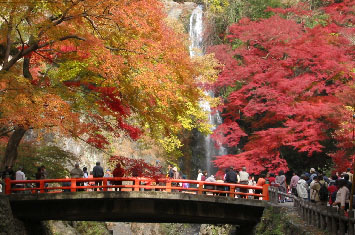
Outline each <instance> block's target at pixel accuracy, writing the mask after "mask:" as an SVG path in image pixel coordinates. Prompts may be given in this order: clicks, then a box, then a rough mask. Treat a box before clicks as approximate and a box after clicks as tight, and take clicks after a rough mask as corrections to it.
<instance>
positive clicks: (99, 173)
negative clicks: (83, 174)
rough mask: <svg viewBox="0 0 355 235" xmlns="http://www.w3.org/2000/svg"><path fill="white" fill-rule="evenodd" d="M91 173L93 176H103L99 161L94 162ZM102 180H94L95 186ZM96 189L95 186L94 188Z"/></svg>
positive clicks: (99, 184) (100, 183)
mask: <svg viewBox="0 0 355 235" xmlns="http://www.w3.org/2000/svg"><path fill="white" fill-rule="evenodd" d="M92 175H93V177H94V178H102V177H104V169H103V168H102V167H101V166H100V162H96V166H95V167H94V169H93V170H92ZM101 185H102V181H95V186H101ZM95 191H97V188H95Z"/></svg>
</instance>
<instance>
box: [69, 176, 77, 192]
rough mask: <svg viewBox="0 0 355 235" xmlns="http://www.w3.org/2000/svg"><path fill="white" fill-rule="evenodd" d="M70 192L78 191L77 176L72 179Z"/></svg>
mask: <svg viewBox="0 0 355 235" xmlns="http://www.w3.org/2000/svg"><path fill="white" fill-rule="evenodd" d="M70 192H76V178H71V180H70Z"/></svg>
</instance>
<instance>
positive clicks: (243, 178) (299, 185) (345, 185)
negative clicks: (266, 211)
mask: <svg viewBox="0 0 355 235" xmlns="http://www.w3.org/2000/svg"><path fill="white" fill-rule="evenodd" d="M162 173H163V171H162ZM132 174H133V173H132ZM163 174H164V173H163ZM0 176H1V178H2V179H5V178H11V179H13V180H22V181H23V180H26V179H27V178H26V175H25V173H24V171H23V167H18V169H17V171H16V172H15V171H14V170H13V169H12V167H6V169H5V171H3V172H2V174H0ZM123 176H125V169H124V168H123V167H122V165H121V164H120V163H117V164H116V166H115V169H114V170H113V171H112V172H111V171H110V170H109V169H107V170H106V171H104V168H103V167H102V166H101V164H100V162H96V166H95V167H94V168H93V169H92V171H91V172H89V171H88V169H87V167H83V168H82V169H81V168H80V166H79V164H78V163H77V164H75V166H74V168H73V169H72V170H71V171H70V175H68V176H66V178H102V177H123ZM132 176H134V175H132ZM166 177H167V178H171V179H186V175H184V174H183V173H182V172H179V171H178V169H177V167H172V166H171V165H168V170H167V173H166ZM47 178H48V175H47V171H46V167H45V166H41V167H38V169H37V172H36V174H35V179H37V180H39V179H47ZM196 180H198V181H205V182H217V183H218V182H219V183H235V184H236V183H238V184H242V185H251V186H263V185H264V184H269V185H271V186H276V187H278V189H279V191H280V192H284V193H287V192H289V193H292V194H293V195H295V196H298V197H300V198H303V199H304V200H309V201H311V202H313V203H318V204H321V205H327V204H328V205H338V206H339V207H341V208H343V209H345V210H346V209H348V208H349V202H350V194H351V188H352V182H353V174H352V173H351V172H350V169H347V171H346V172H343V173H342V174H338V173H336V174H334V175H332V176H331V177H330V178H328V177H327V176H326V175H324V174H322V172H317V171H316V170H315V169H314V168H311V169H310V171H309V172H305V173H303V174H297V173H293V176H292V178H291V179H290V181H289V182H290V183H289V185H288V186H287V184H286V176H285V173H284V172H283V171H282V170H280V171H279V172H278V174H277V175H275V174H274V173H267V174H265V175H264V174H260V175H258V176H254V175H253V174H249V173H248V172H247V169H246V167H242V168H241V170H240V171H238V170H236V169H234V168H233V167H230V168H228V169H226V171H225V174H224V175H217V176H214V175H208V174H207V171H202V170H198V173H197V178H196ZM89 184H90V181H87V182H77V186H88V185H89ZM94 185H95V186H98V187H97V188H95V189H94V190H95V191H96V190H98V188H99V186H102V181H99V180H98V181H95V183H94ZM108 185H117V186H118V187H114V188H115V190H116V191H120V187H119V186H120V185H122V181H110V182H108ZM39 186H40V185H39V183H36V185H35V187H36V188H39ZM62 186H63V187H70V186H71V183H70V182H63V183H62ZM172 186H179V187H182V188H189V187H190V184H189V183H172ZM14 187H15V188H24V187H28V186H26V185H25V184H24V183H18V184H16V185H14ZM33 187H34V186H33ZM45 187H47V185H45ZM197 187H198V185H197ZM204 187H205V189H215V190H220V191H227V190H228V189H227V188H226V187H224V186H221V187H219V186H216V185H205V186H204ZM1 190H2V186H1V184H0V191H1ZM237 190H238V191H239V192H240V193H255V194H261V193H262V192H261V190H252V189H247V188H240V189H237ZM63 191H70V189H64V190H63ZM78 191H83V189H82V190H80V189H79V190H78ZM240 197H244V198H254V197H252V196H249V195H243V194H242V195H241V196H240ZM255 198H256V199H258V198H261V197H257V196H256V197H255ZM285 198H286V197H285V195H281V196H280V197H279V201H280V202H281V203H283V202H285Z"/></svg>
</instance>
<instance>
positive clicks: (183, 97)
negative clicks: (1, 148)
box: [0, 0, 208, 165]
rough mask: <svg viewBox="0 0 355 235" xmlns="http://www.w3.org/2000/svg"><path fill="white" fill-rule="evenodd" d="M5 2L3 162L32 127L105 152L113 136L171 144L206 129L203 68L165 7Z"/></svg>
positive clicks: (91, 1)
mask: <svg viewBox="0 0 355 235" xmlns="http://www.w3.org/2000/svg"><path fill="white" fill-rule="evenodd" d="M0 5H1V8H0V102H1V114H0V125H1V126H0V129H1V133H0V135H1V136H3V137H4V138H7V139H8V142H7V147H6V153H5V158H4V161H3V162H2V165H12V164H13V163H14V160H15V159H16V157H17V147H18V145H19V143H20V141H21V139H22V137H23V136H24V134H25V133H26V131H27V130H28V129H30V128H31V129H41V130H49V131H55V132H59V133H61V134H66V135H70V136H74V137H78V138H81V139H83V140H84V141H86V142H88V143H89V144H91V145H93V146H95V147H98V148H103V147H104V146H106V145H107V144H108V143H109V142H108V139H107V138H106V137H107V136H105V135H104V133H110V134H111V135H112V136H113V137H117V136H119V133H120V132H122V131H124V132H125V133H126V134H127V135H129V136H130V137H131V138H132V139H137V138H138V137H139V135H140V134H141V133H142V132H146V133H149V134H150V135H151V136H153V137H154V138H156V139H161V140H162V143H163V144H164V143H165V145H167V146H168V147H169V146H171V145H172V146H174V144H175V145H176V144H177V143H178V141H177V140H176V134H177V133H178V132H179V131H180V130H181V129H182V128H186V127H188V128H192V127H196V128H202V129H203V128H204V127H203V126H204V123H205V120H204V119H205V117H204V116H203V115H202V113H203V112H202V111H201V109H200V108H199V105H198V100H199V97H200V96H201V95H202V92H201V91H200V89H198V87H197V83H196V81H195V79H194V77H196V76H197V75H199V74H200V71H199V68H201V66H199V65H198V63H197V62H196V63H194V62H192V61H191V60H190V59H189V56H188V52H187V49H186V46H185V43H184V42H185V41H184V38H185V37H184V36H183V35H180V34H178V33H176V32H174V31H173V30H172V29H171V28H169V27H168V26H167V25H166V23H165V21H164V18H165V15H164V14H163V12H162V10H161V9H162V7H163V6H162V4H161V3H160V2H158V1H157V0H135V1H128V0H123V1H116V0H107V1H101V0H74V1H35V0H17V1H3V2H1V3H0ZM207 80H208V79H207ZM169 144H170V145H169Z"/></svg>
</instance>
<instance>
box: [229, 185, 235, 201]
mask: <svg viewBox="0 0 355 235" xmlns="http://www.w3.org/2000/svg"><path fill="white" fill-rule="evenodd" d="M234 192H235V186H234V185H232V186H230V189H229V197H232V198H235V194H234Z"/></svg>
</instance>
